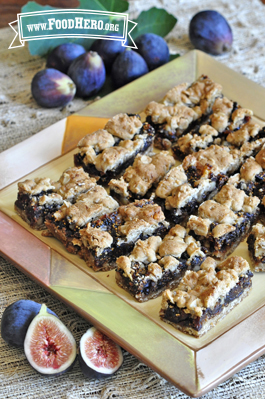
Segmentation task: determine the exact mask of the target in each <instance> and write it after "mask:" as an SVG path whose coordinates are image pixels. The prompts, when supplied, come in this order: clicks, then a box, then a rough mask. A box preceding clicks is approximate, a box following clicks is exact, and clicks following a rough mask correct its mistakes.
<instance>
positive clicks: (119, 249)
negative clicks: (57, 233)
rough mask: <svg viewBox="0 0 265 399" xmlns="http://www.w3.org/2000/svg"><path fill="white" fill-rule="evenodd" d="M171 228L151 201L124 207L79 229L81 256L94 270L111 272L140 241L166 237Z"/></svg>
mask: <svg viewBox="0 0 265 399" xmlns="http://www.w3.org/2000/svg"><path fill="white" fill-rule="evenodd" d="M168 227H169V223H168V222H166V221H165V215H164V213H163V212H162V210H161V208H160V206H158V205H157V204H155V203H154V202H153V201H151V200H139V201H135V202H133V203H131V204H128V205H122V206H120V207H119V208H118V209H117V211H115V212H113V213H110V214H108V215H104V216H102V217H101V218H99V219H97V220H95V221H93V222H91V223H88V225H87V227H86V228H84V229H82V230H80V236H81V241H82V246H81V250H80V252H79V255H80V256H81V257H82V258H83V259H84V260H85V261H86V263H87V265H88V266H90V267H92V268H93V269H94V270H95V271H106V270H110V269H113V268H115V266H116V259H117V258H118V257H119V256H122V255H127V254H128V253H129V252H130V251H131V250H132V248H133V247H134V244H135V242H136V241H137V240H138V239H141V240H146V239H147V238H149V237H150V236H153V235H159V236H160V235H162V236H163V235H165V233H166V231H167V230H168Z"/></svg>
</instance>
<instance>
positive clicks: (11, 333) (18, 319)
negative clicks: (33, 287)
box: [1, 299, 57, 348]
mask: <svg viewBox="0 0 265 399" xmlns="http://www.w3.org/2000/svg"><path fill="white" fill-rule="evenodd" d="M40 308H41V304H40V303H37V302H34V301H30V300H28V299H20V300H19V301H16V302H14V303H12V304H11V305H9V306H8V307H7V308H6V309H5V310H4V313H3V316H2V319H1V336H2V338H3V340H4V341H5V342H6V343H7V344H9V345H13V346H15V347H17V348H19V347H21V348H23V346H24V340H25V336H26V333H27V329H28V327H29V325H30V323H31V321H32V320H33V319H34V317H35V316H36V315H37V314H38V313H39V311H40ZM47 311H48V312H49V313H51V314H52V315H54V316H56V317H57V315H56V314H55V313H54V312H53V311H52V310H50V309H47Z"/></svg>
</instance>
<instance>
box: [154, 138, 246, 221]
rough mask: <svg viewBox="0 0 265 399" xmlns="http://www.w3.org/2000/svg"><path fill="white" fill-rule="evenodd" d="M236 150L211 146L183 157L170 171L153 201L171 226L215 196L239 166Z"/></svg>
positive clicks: (184, 218)
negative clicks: (169, 221)
mask: <svg viewBox="0 0 265 399" xmlns="http://www.w3.org/2000/svg"><path fill="white" fill-rule="evenodd" d="M241 158H242V157H241V153H240V151H239V150H230V149H229V148H228V147H221V146H218V145H212V146H211V147H209V148H207V149H206V150H200V151H198V152H197V153H194V154H192V155H188V156H186V157H185V159H184V161H183V163H182V164H181V165H179V166H177V167H175V168H172V169H171V170H170V171H169V172H168V174H167V175H166V176H165V177H164V178H163V179H162V180H161V181H160V183H159V184H158V187H157V189H156V193H155V194H156V200H157V201H158V202H159V204H161V206H162V203H164V207H165V212H166V213H167V214H168V215H169V216H168V217H170V218H171V219H172V220H173V222H174V223H181V222H183V221H184V220H186V219H187V218H188V216H189V215H190V214H191V213H192V212H194V211H196V210H197V208H198V206H199V205H200V204H201V203H202V202H203V201H205V199H207V198H208V196H209V195H212V196H213V195H214V193H216V192H217V191H218V190H220V188H221V187H222V186H223V184H224V183H225V182H226V181H227V179H228V176H229V175H230V174H232V173H234V172H235V171H236V170H237V169H238V168H239V166H240V165H241V163H242V159H241Z"/></svg>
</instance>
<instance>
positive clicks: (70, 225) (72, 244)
mask: <svg viewBox="0 0 265 399" xmlns="http://www.w3.org/2000/svg"><path fill="white" fill-rule="evenodd" d="M118 206H119V204H118V202H117V201H115V200H114V199H113V198H112V197H111V196H110V195H108V193H107V191H106V190H105V188H103V187H102V186H99V185H96V186H94V187H92V188H91V189H90V190H89V191H88V192H87V193H85V194H82V195H80V196H79V197H78V199H77V201H76V202H75V203H74V204H71V203H70V202H66V201H65V202H64V204H63V206H62V207H61V208H60V209H58V210H57V211H56V212H54V213H53V214H51V215H49V216H48V217H47V219H46V222H45V225H46V227H47V229H48V230H49V232H50V233H51V234H52V235H53V236H54V237H56V238H57V239H58V240H60V241H61V242H62V243H63V245H64V246H65V247H66V249H67V251H68V252H71V253H74V254H76V253H78V251H79V250H80V247H81V239H80V233H79V232H80V229H82V228H84V227H85V226H86V225H87V224H88V223H89V222H90V221H92V220H94V219H98V218H99V217H100V216H102V215H105V214H108V213H111V212H113V211H115V210H116V209H117V208H118Z"/></svg>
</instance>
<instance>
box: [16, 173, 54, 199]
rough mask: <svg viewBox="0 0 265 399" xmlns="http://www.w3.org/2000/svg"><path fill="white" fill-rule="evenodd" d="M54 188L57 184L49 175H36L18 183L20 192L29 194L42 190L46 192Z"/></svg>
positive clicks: (38, 192)
mask: <svg viewBox="0 0 265 399" xmlns="http://www.w3.org/2000/svg"><path fill="white" fill-rule="evenodd" d="M54 189H55V186H54V184H53V182H52V181H51V179H50V178H48V177H36V178H35V179H27V180H25V181H23V182H19V183H18V190H19V192H20V193H24V194H29V195H37V194H40V193H41V192H42V191H44V192H46V191H49V190H54Z"/></svg>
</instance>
